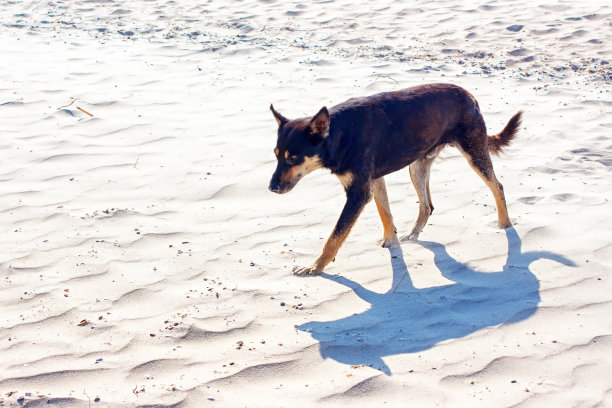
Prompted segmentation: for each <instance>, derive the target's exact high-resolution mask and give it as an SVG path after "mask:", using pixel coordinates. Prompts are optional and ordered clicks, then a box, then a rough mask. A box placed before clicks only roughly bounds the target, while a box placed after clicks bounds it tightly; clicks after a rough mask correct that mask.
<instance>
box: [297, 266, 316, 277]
mask: <svg viewBox="0 0 612 408" xmlns="http://www.w3.org/2000/svg"><path fill="white" fill-rule="evenodd" d="M322 272H323V269H322V268H317V267H316V266H314V265H312V266H294V267H293V274H294V275H296V276H311V275H319V274H321V273H322Z"/></svg>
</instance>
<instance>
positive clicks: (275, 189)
mask: <svg viewBox="0 0 612 408" xmlns="http://www.w3.org/2000/svg"><path fill="white" fill-rule="evenodd" d="M268 190H270V191H271V192H273V193H277V194H279V193H280V185H279V184H278V183H274V182H272V183H270V185H269V186H268Z"/></svg>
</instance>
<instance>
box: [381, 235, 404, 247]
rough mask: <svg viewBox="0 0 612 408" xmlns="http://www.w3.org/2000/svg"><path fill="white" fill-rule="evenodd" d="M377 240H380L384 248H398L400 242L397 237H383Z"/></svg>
mask: <svg viewBox="0 0 612 408" xmlns="http://www.w3.org/2000/svg"><path fill="white" fill-rule="evenodd" d="M377 242H378V245H380V246H381V247H383V248H396V247H398V246H399V244H400V243H399V240H398V239H397V237H394V238H383V239H379V240H378V241H377Z"/></svg>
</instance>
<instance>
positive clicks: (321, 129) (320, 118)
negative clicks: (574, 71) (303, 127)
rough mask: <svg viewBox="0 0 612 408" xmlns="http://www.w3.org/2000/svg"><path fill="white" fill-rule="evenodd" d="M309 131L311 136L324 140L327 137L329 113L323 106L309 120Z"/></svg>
mask: <svg viewBox="0 0 612 408" xmlns="http://www.w3.org/2000/svg"><path fill="white" fill-rule="evenodd" d="M310 130H311V131H312V134H313V135H318V136H319V137H322V138H326V137H327V136H328V135H329V112H328V111H327V108H326V107H325V106H324V107H322V108H321V110H320V111H319V113H317V114H316V115H314V116H313V117H312V119H311V120H310Z"/></svg>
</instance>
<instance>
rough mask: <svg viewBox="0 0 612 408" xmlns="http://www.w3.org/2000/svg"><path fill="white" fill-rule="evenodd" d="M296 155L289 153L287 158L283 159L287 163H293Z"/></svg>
mask: <svg viewBox="0 0 612 408" xmlns="http://www.w3.org/2000/svg"><path fill="white" fill-rule="evenodd" d="M297 158H298V157H297V155H296V154H294V155H291V156H289V157H287V160H285V161H286V162H287V164H295V162H296V161H297Z"/></svg>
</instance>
